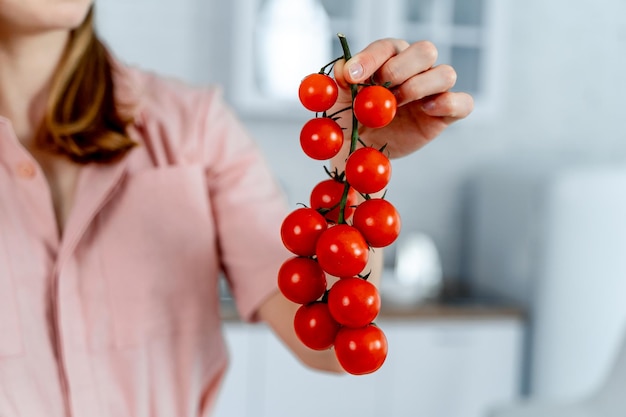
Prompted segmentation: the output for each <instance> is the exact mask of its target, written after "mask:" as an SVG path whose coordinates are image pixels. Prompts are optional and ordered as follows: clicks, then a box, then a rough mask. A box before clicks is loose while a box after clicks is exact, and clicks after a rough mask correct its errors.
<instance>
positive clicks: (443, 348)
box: [215, 316, 523, 417]
mask: <svg viewBox="0 0 626 417" xmlns="http://www.w3.org/2000/svg"><path fill="white" fill-rule="evenodd" d="M377 322H378V324H379V326H380V327H381V328H382V329H383V330H384V331H385V334H386V335H387V338H388V341H389V355H388V358H387V361H386V362H385V364H384V365H383V367H382V368H381V369H380V370H378V371H377V372H375V373H373V374H370V375H365V376H352V375H332V374H325V373H322V372H318V371H314V370H310V369H308V368H306V367H304V366H303V365H301V364H300V363H299V362H298V361H297V360H296V359H295V358H294V357H293V355H291V354H290V352H289V351H287V350H286V348H285V347H283V345H282V344H281V343H280V342H279V341H278V340H277V339H276V338H275V337H274V335H273V334H272V333H271V332H270V331H269V330H268V329H267V328H265V327H264V326H263V325H249V324H243V323H240V322H236V321H233V322H228V323H226V325H225V333H226V338H227V342H228V344H229V346H230V349H231V352H232V355H231V367H230V370H229V373H228V374H227V378H226V381H225V384H224V386H223V391H222V395H221V397H220V399H219V402H218V404H217V410H216V414H215V415H216V416H217V417H253V416H254V417H283V416H284V417H291V416H298V417H309V416H310V417H314V416H315V417H319V416H320V415H323V416H326V417H335V416H336V417H345V416H359V417H370V416H371V417H374V416H375V417H380V416H389V417H404V416H406V417H408V416H428V417H483V416H485V413H486V412H487V410H488V409H489V408H490V407H492V406H493V405H497V404H501V403H507V402H509V401H511V400H513V399H515V398H517V396H518V393H519V381H520V363H521V348H522V336H523V323H522V320H521V318H520V317H515V316H502V317H498V316H493V317H480V318H476V317H473V318H463V317H452V318H450V317H447V318H387V319H380V320H378V321H377Z"/></svg>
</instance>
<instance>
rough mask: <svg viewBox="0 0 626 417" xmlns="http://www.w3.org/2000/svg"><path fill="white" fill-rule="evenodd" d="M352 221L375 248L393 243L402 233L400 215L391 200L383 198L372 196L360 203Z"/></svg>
mask: <svg viewBox="0 0 626 417" xmlns="http://www.w3.org/2000/svg"><path fill="white" fill-rule="evenodd" d="M352 223H353V226H354V227H356V228H357V229H358V230H359V232H361V234H362V235H363V237H364V238H365V240H366V241H367V243H368V244H369V245H370V246H371V247H374V248H382V247H385V246H389V245H391V244H392V243H393V242H394V241H395V240H396V239H397V238H398V235H399V234H400V226H401V222H400V215H399V214H398V211H397V210H396V208H395V207H394V206H393V205H392V204H391V203H390V202H389V201H387V200H383V199H382V198H371V199H369V200H365V201H363V202H362V203H361V204H359V206H358V207H357V208H356V210H355V211H354V216H353V218H352Z"/></svg>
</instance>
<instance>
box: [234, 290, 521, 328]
mask: <svg viewBox="0 0 626 417" xmlns="http://www.w3.org/2000/svg"><path fill="white" fill-rule="evenodd" d="M222 317H223V319H224V320H225V321H227V322H229V321H230V322H232V321H238V320H239V316H238V314H237V310H236V308H235V306H234V303H233V302H232V300H230V299H224V300H223V301H222ZM497 318H506V319H516V320H523V319H524V318H525V312H524V309H523V308H522V307H521V306H519V305H516V304H514V303H512V302H510V301H507V300H503V299H501V298H498V297H495V296H488V295H484V294H472V293H470V292H467V291H456V290H455V291H448V292H447V293H446V294H443V295H442V296H441V297H439V298H438V299H436V300H429V301H424V302H420V303H417V304H415V305H402V306H400V305H393V304H392V303H390V302H385V300H384V299H383V301H382V305H381V312H380V315H379V319H381V320H432V319H446V320H455V319H497Z"/></svg>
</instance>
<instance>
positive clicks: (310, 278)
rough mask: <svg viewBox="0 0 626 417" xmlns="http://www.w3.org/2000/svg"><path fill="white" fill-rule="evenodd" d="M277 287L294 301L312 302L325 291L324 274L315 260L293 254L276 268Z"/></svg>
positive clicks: (301, 302) (287, 297) (299, 302)
mask: <svg viewBox="0 0 626 417" xmlns="http://www.w3.org/2000/svg"><path fill="white" fill-rule="evenodd" d="M278 288H279V289H280V291H281V292H282V293H283V295H284V296H285V298H286V299H288V300H290V301H293V302H294V303H298V304H308V303H312V302H313V301H315V300H317V299H319V298H320V297H321V296H322V295H324V292H325V291H326V274H325V273H324V271H323V270H322V268H321V267H320V266H319V264H318V263H317V262H316V261H315V260H313V259H311V258H304V257H299V256H294V257H292V258H289V259H287V260H286V261H285V262H283V264H282V265H281V267H280V269H279V270H278Z"/></svg>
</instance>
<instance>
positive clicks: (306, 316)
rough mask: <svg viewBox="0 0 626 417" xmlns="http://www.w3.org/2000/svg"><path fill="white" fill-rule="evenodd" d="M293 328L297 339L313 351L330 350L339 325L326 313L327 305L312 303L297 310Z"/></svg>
mask: <svg viewBox="0 0 626 417" xmlns="http://www.w3.org/2000/svg"><path fill="white" fill-rule="evenodd" d="M293 327H294V330H295V332H296V335H297V336H298V339H300V341H301V342H302V343H303V344H304V345H305V346H307V347H309V348H311V349H314V350H324V349H328V348H330V347H331V346H332V345H333V343H334V341H335V336H336V335H337V332H338V331H339V328H340V327H341V326H340V325H339V323H337V322H336V321H335V319H333V317H332V316H331V315H330V311H328V304H326V303H322V302H314V303H312V304H305V305H302V306H300V307H299V308H298V310H297V311H296V315H295V317H294V320H293Z"/></svg>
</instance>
